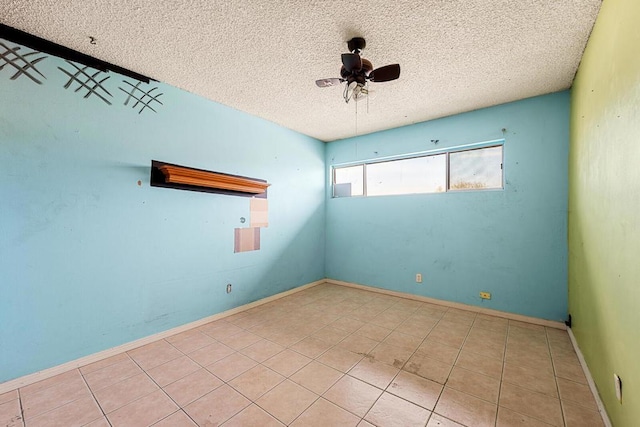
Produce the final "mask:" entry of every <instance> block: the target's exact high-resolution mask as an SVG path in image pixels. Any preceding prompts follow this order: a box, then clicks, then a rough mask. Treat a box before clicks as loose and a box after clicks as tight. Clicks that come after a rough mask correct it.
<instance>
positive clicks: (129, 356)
mask: <svg viewBox="0 0 640 427" xmlns="http://www.w3.org/2000/svg"><path fill="white" fill-rule="evenodd" d="M158 341H164V342H166V343H167V344H169V345H170V346H171V347H173V348H175V349H176V350H178V351H179V352H180V353H182V355H183V356H187V355H186V354H185V353H183V352H182V351H181V350H180V349H178V348H176V347H174V346H173V345H172V344H171V343H170V342H168V341H167V340H166V339H165V338H162V339H161V340H158ZM156 342H157V341H156ZM138 348H141V347H138ZM125 354H126V355H127V357H128V358H129V360H131V361H132V362H133V363H135V364H136V366H137V367H138V368H140V370H141V371H142V372H143V373H144V374H145V375H146V376H147V378H148V379H149V380H150V381H151V382H153V383H154V384H155V385H156V386H158V390H161V391H162V393H164V395H165V396H167V398H169V400H171V401H172V402H173V403H175V405H176V406H177V407H178V410H177V411H174V412H172V413H170V414H168V415H167V416H166V417H164V418H161V419H159V420H158V421H156V422H154V423H153V424H152V425H155V424H158V423H159V422H160V421H162V420H164V419H166V418H168V417H170V416H172V415H173V414H175V413H177V412H180V411H182V412H184V413H185V415H186V416H187V417H189V419H190V420H192V421H193V422H194V423H195V424H196V425H198V423H196V421H195V420H194V419H193V418H191V415H189V414H188V413H187V411H185V410H184V408H183V407H182V406H180V405H179V404H178V402H176V401H175V400H174V399H173V398H172V397H171V396H169V393H167V392H166V391H165V390H164V388H162V387H161V386H160V384H158V383H157V382H156V380H154V379H153V378H152V377H151V375H149V373H148V372H147V371H146V369H144V368H143V367H142V366H140V364H139V363H138V362H137V361H136V360H135V359H134V358H133V357H131V355H130V354H129V352H125ZM187 357H189V356H187ZM176 359H177V357H176ZM189 359H190V360H192V361H193V362H194V363H196V364H197V365H198V366H200V367H201V368H204V366H202V365H200V364H199V363H198V362H196V361H195V360H193V359H191V358H190V357H189ZM172 360H175V359H172ZM172 360H169V361H167V362H165V363H169V362H171V361H172ZM165 363H163V364H160V365H158V366H162V365H164V364H165ZM154 368H155V366H154ZM204 369H206V368H204ZM136 375H139V374H136ZM212 375H213V374H212ZM214 376H215V375H214ZM129 378H131V377H129ZM183 378H184V377H183ZM216 378H217V377H216ZM180 379H181V378H180ZM180 379H178V380H176V381H179V380H180ZM122 381H125V380H122ZM173 382H175V381H173ZM173 382H172V383H171V384H173ZM167 385H169V384H167ZM217 389H218V387H216V388H215V389H213V390H211V391H210V392H209V393H211V392H213V391H214V390H217ZM156 391H157V390H154V391H152V392H151V393H155V392H156ZM151 393H148V394H145V395H144V396H140V397H139V398H137V399H134V400H132V401H131V402H128V403H127V404H125V405H123V406H121V407H120V408H118V409H115V410H113V411H112V412H115V411H118V410H120V409H121V408H124V407H125V406H127V405H130V404H132V403H133V402H137V401H138V400H140V399H144V398H145V397H147V396H149V395H150V394H151ZM209 393H206V394H209ZM206 394H205V396H206ZM105 418H106V415H105ZM109 424H111V422H110V421H109Z"/></svg>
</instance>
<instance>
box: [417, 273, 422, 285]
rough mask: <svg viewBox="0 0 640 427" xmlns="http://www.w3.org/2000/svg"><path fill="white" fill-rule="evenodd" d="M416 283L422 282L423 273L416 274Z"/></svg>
mask: <svg viewBox="0 0 640 427" xmlns="http://www.w3.org/2000/svg"><path fill="white" fill-rule="evenodd" d="M416 283H422V274H421V273H418V274H416Z"/></svg>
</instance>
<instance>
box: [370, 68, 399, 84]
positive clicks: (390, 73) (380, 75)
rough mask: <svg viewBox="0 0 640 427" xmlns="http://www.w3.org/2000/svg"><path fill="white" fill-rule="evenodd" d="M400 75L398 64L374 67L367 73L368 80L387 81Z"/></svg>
mask: <svg viewBox="0 0 640 427" xmlns="http://www.w3.org/2000/svg"><path fill="white" fill-rule="evenodd" d="M398 77H400V64H391V65H385V66H384V67H380V68H376V69H375V70H373V71H372V72H371V73H370V74H369V80H371V81H372V82H376V83H380V82H388V81H390V80H395V79H397V78H398Z"/></svg>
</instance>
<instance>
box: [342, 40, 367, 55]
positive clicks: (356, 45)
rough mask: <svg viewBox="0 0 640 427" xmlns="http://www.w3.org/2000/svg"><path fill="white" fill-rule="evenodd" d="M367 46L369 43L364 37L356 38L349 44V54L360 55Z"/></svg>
mask: <svg viewBox="0 0 640 427" xmlns="http://www.w3.org/2000/svg"><path fill="white" fill-rule="evenodd" d="M366 46H367V42H366V41H365V40H364V39H363V38H362V37H354V38H352V39H351V40H349V41H348V42H347V48H349V52H352V53H360V52H361V51H363V50H364V48H365V47H366Z"/></svg>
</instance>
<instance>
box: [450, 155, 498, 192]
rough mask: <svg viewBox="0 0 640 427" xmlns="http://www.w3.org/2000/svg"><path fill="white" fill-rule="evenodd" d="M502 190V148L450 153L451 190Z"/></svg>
mask: <svg viewBox="0 0 640 427" xmlns="http://www.w3.org/2000/svg"><path fill="white" fill-rule="evenodd" d="M487 188H502V146H499V147H489V148H478V149H476V150H466V151H457V152H454V153H449V190H481V189H487Z"/></svg>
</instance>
